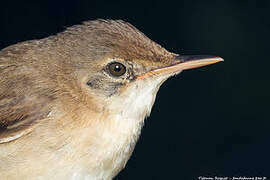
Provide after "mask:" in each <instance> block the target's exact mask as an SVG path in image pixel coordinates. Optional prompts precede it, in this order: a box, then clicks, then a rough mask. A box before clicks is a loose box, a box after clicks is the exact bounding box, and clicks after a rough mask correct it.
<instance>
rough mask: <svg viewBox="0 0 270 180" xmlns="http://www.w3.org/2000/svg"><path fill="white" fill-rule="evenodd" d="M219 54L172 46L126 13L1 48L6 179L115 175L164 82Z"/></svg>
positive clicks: (1, 157)
mask: <svg viewBox="0 0 270 180" xmlns="http://www.w3.org/2000/svg"><path fill="white" fill-rule="evenodd" d="M220 61H223V59H222V58H221V57H218V56H192V55H191V56H188V55H179V54H176V53H172V52H169V51H168V50H166V49H165V48H163V47H162V46H160V45H159V44H157V43H156V42H154V41H152V40H151V39H149V38H148V37H147V36H146V35H144V34H143V33H142V32H141V31H139V30H138V29H136V28H135V27H134V26H133V25H131V24H130V23H128V22H125V21H122V20H110V19H106V20H104V19H97V20H90V21H85V22H82V23H81V24H78V25H74V26H71V27H68V28H66V29H65V30H64V31H62V32H60V33H57V34H54V35H51V36H49V37H46V38H43V39H38V40H28V41H24V42H19V43H17V44H14V45H11V46H8V47H6V48H4V49H2V50H1V51H0V77H1V78H0V174H1V179H2V180H19V179H20V180H21V179H24V180H43V179H46V180H48V179H49V180H75V179H76V180H111V179H113V178H114V177H115V176H116V175H117V174H118V173H119V172H120V171H121V170H122V169H123V168H124V167H125V165H126V163H127V161H128V159H129V158H130V156H131V154H132V152H133V150H134V147H135V144H136V142H137V140H138V138H139V136H140V133H141V129H142V127H143V124H144V120H145V118H146V117H148V116H149V115H150V112H151V108H152V106H153V104H154V101H155V98H156V94H157V92H158V90H159V87H160V86H161V85H162V83H163V82H165V81H166V80H167V79H168V78H169V77H171V76H174V75H177V74H179V73H180V72H182V71H183V70H187V69H192V68H197V67H201V66H205V65H210V64H213V63H217V62H220Z"/></svg>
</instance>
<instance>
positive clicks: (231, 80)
mask: <svg viewBox="0 0 270 180" xmlns="http://www.w3.org/2000/svg"><path fill="white" fill-rule="evenodd" d="M269 12H270V1H244V0H243V1H202V0H201V1H199V0H198V1H191V0H185V1H146V0H145V1H142V2H139V1H122V2H120V1H118V2H114V1H108V2H104V1H90V0H88V1H87V0H81V1H78V0H77V1H75V0H73V1H67V0H66V1H38V0H35V1H19V0H17V1H11V0H9V1H8V0H6V1H1V4H0V48H4V47H6V46H8V45H11V44H14V43H17V42H20V41H24V40H30V39H39V38H43V37H46V36H49V35H52V34H55V33H57V32H60V31H62V30H63V29H64V28H65V27H68V26H71V25H74V24H78V23H80V22H82V21H85V20H92V19H96V18H109V19H123V20H125V21H128V22H130V23H131V24H133V25H134V26H136V27H137V28H138V29H140V30H141V31H142V32H144V33H145V34H146V35H147V36H148V37H150V38H151V39H153V40H154V41H156V42H158V43H159V44H161V45H162V46H164V47H166V48H167V49H168V50H170V51H173V52H177V53H181V54H211V55H218V56H221V57H222V58H224V59H225V62H222V63H217V64H215V65H211V66H207V67H203V68H200V69H194V70H189V71H185V72H183V73H181V74H180V75H178V76H177V77H174V78H171V79H169V80H168V81H167V82H166V83H165V84H164V85H163V86H162V87H161V89H160V91H159V93H158V95H157V99H156V103H155V105H154V107H153V110H152V114H151V116H150V118H148V119H147V120H146V123H145V127H144V129H143V132H142V136H141V138H140V140H139V142H138V144H137V146H136V148H135V151H134V153H133V156H132V157H131V159H130V160H129V162H128V163H127V166H126V168H125V169H124V170H123V171H122V172H121V173H120V174H119V175H118V176H117V177H116V178H115V179H120V180H123V179H125V180H126V179H129V180H137V179H145V180H146V179H147V180H148V179H183V180H193V179H197V178H198V176H206V177H207V176H246V177H248V176H266V177H268V179H270V154H269V152H270V146H269V138H270V132H269V129H270V116H269V112H270V110H269V93H270V85H269V84H270V83H269V73H268V71H269V65H270V58H269V53H270V52H269V51H270V48H269V47H270V46H269V42H270V35H269V33H270V20H269Z"/></svg>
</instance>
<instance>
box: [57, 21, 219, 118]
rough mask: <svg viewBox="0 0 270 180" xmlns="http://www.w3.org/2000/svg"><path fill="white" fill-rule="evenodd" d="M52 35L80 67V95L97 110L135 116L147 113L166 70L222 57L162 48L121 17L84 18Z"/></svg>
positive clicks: (177, 70) (168, 72)
mask: <svg viewBox="0 0 270 180" xmlns="http://www.w3.org/2000/svg"><path fill="white" fill-rule="evenodd" d="M57 37H58V38H59V40H60V41H61V43H62V44H61V45H62V46H66V47H67V48H66V49H69V51H68V54H69V55H68V56H69V57H71V58H69V60H70V62H68V63H66V64H70V65H71V66H72V69H74V68H75V69H74V70H73V71H80V72H81V75H80V76H79V78H80V79H79V81H80V83H79V84H81V86H82V89H84V95H85V96H86V97H87V98H90V99H92V100H93V101H94V102H95V106H97V107H99V109H101V110H102V111H104V109H106V110H109V111H112V112H115V113H121V114H127V115H126V116H129V117H130V116H134V117H135V116H136V117H139V119H143V118H144V117H145V116H146V115H148V114H149V113H150V110H151V107H152V105H153V103H154V100H155V96H156V93H157V91H158V89H159V87H160V85H161V84H162V83H163V82H164V81H165V80H166V79H168V78H169V77H170V76H173V75H176V74H178V73H180V72H181V71H183V70H186V69H191V68H195V67H200V66H205V65H209V64H213V63H216V62H219V61H222V59H221V58H219V57H215V56H180V55H178V54H175V53H171V52H168V51H167V50H166V49H164V48H163V47H161V46H160V45H158V44H157V43H155V42H154V41H152V40H150V39H149V38H148V37H146V36H145V35H144V34H143V33H142V32H140V31H139V30H137V29H136V28H135V27H134V26H132V25H131V24H129V23H126V22H124V21H121V20H117V21H113V20H96V21H89V22H85V23H84V24H82V25H78V26H73V27H71V28H68V29H67V30H66V31H64V32H63V33H60V34H59V35H58V36H57ZM61 53H62V52H61ZM71 62H73V63H71ZM72 74H74V73H72ZM135 119H136V118H135Z"/></svg>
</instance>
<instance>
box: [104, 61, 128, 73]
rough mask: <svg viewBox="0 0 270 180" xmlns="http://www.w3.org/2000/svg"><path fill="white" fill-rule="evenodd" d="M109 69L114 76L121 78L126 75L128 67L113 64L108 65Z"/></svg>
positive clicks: (116, 63)
mask: <svg viewBox="0 0 270 180" xmlns="http://www.w3.org/2000/svg"><path fill="white" fill-rule="evenodd" d="M107 69H108V71H109V73H110V74H111V75H112V76H115V77H119V76H122V75H124V74H125V73H126V67H125V66H124V65H123V64H121V63H118V62H112V63H110V64H108V65H107Z"/></svg>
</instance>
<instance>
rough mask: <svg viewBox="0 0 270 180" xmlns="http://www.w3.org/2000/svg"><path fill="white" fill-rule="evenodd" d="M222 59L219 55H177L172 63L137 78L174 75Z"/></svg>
mask: <svg viewBox="0 0 270 180" xmlns="http://www.w3.org/2000/svg"><path fill="white" fill-rule="evenodd" d="M220 61H223V59H222V58H220V57H217V56H205V55H204V56H200V55H199V56H176V57H175V59H174V61H173V62H172V64H171V65H169V66H166V67H162V68H158V69H154V70H151V71H148V72H146V73H144V74H141V75H138V76H137V79H144V78H146V77H149V76H158V75H174V74H177V73H179V72H181V71H183V70H186V69H193V68H198V67H202V66H206V65H210V64H214V63H217V62H220Z"/></svg>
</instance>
